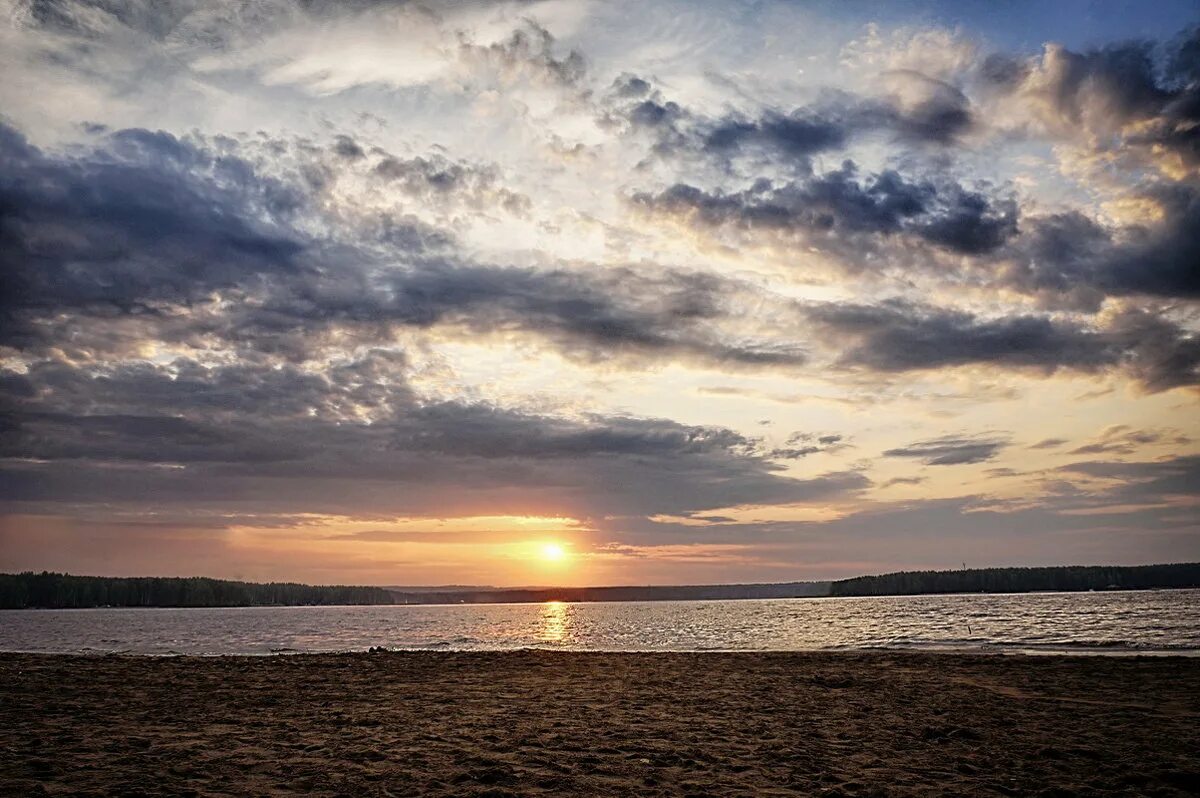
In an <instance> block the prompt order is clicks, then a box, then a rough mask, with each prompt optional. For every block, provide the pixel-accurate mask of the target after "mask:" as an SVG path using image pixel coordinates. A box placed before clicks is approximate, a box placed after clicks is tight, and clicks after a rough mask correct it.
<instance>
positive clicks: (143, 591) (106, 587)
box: [0, 571, 393, 609]
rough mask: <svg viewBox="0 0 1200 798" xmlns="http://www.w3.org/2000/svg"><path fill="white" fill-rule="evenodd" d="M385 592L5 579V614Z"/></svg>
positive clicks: (1, 602) (384, 600) (336, 600)
mask: <svg viewBox="0 0 1200 798" xmlns="http://www.w3.org/2000/svg"><path fill="white" fill-rule="evenodd" d="M391 603H393V599H392V594H391V593H390V592H389V591H387V590H384V589H383V588H380V587H348V586H344V585H332V586H324V587H317V586H313V585H301V584H296V583H294V582H270V583H267V584H261V583H256V582H232V581H228V580H225V579H208V578H206V577H198V576H197V577H182V578H180V577H161V576H152V577H134V578H126V577H108V576H71V575H70V574H58V573H50V572H49V571H43V572H42V573H33V572H32V571H26V572H25V573H20V574H0V608H3V609H22V608H26V607H45V608H75V607H257V606H273V605H274V606H278V605H307V604H326V605H328V604H391Z"/></svg>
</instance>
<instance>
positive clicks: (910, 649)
mask: <svg viewBox="0 0 1200 798" xmlns="http://www.w3.org/2000/svg"><path fill="white" fill-rule="evenodd" d="M531 652H534V653H549V654H561V655H564V656H570V655H576V654H597V655H605V656H614V657H622V656H638V655H642V654H664V655H679V656H698V657H704V656H728V655H754V654H770V655H782V654H796V655H818V656H824V655H828V656H831V657H837V656H874V655H879V656H889V655H897V656H905V655H910V654H911V655H927V656H931V657H1029V658H1033V659H1038V658H1042V657H1062V658H1065V659H1071V658H1079V659H1094V658H1116V659H1125V658H1137V657H1146V658H1153V659H1180V660H1194V659H1198V658H1200V649H1196V648H1181V649H1172V648H1144V649H1142V648H1118V647H1112V648H1105V647H1099V646H1097V647H1087V646H1081V647H1079V648H1055V647H1047V648H1037V647H1029V646H987V645H984V646H963V647H958V646H945V647H943V646H928V647H925V646H897V647H887V646H877V647H864V648H778V649H773V648H764V649H735V648H698V649H684V648H679V649H634V648H629V649H616V648H560V647H553V646H516V647H512V648H453V647H442V646H436V645H431V646H413V647H395V648H389V647H386V646H381V647H380V650H378V651H376V650H372V649H371V648H367V649H361V648H348V649H320V650H312V651H305V650H300V649H278V650H272V651H261V652H256V651H233V652H213V653H195V652H154V651H128V650H124V651H45V650H37V649H27V650H22V649H0V659H2V658H4V657H8V656H22V657H26V656H27V657H70V658H80V659H85V658H103V657H129V658H139V657H145V658H149V659H200V660H208V659H220V658H230V659H236V658H240V657H244V658H247V659H261V658H270V657H345V656H350V657H353V656H363V657H374V656H388V655H407V654H481V655H487V654H501V655H502V654H520V653H531Z"/></svg>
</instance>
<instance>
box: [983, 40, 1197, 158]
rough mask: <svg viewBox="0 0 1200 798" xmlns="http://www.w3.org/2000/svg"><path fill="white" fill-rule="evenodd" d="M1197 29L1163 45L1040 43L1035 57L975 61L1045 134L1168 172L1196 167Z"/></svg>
mask: <svg viewBox="0 0 1200 798" xmlns="http://www.w3.org/2000/svg"><path fill="white" fill-rule="evenodd" d="M1198 37H1200V28H1192V29H1190V30H1187V31H1184V32H1183V33H1181V34H1180V36H1179V37H1178V38H1177V39H1176V40H1174V41H1172V42H1169V43H1167V44H1165V46H1164V45H1156V44H1155V43H1152V42H1147V41H1129V42H1118V43H1113V44H1108V45H1105V46H1102V47H1099V48H1095V49H1089V50H1085V51H1082V52H1075V51H1072V50H1070V49H1068V48H1066V47H1064V46H1062V45H1060V44H1047V45H1046V46H1045V48H1044V50H1043V52H1042V54H1041V55H1040V56H1035V57H1033V58H1027V59H1023V58H1018V57H1014V56H1008V55H1004V54H994V55H992V56H990V57H989V58H988V59H986V60H985V61H983V62H982V65H981V69H980V75H981V78H982V80H983V82H984V87H985V89H990V90H992V91H994V92H996V93H998V94H1000V95H1002V96H1003V97H1005V98H1006V99H1007V100H1008V101H1009V104H1008V105H1007V106H1006V107H1005V108H1001V109H998V110H1001V111H1003V110H1008V111H1009V113H1010V115H1011V113H1012V111H1013V110H1014V109H1018V110H1020V111H1024V112H1025V113H1026V114H1027V115H1028V116H1029V117H1030V118H1032V120H1034V121H1035V122H1037V123H1038V124H1040V125H1042V126H1044V127H1045V128H1046V129H1047V130H1049V131H1050V132H1052V133H1054V134H1056V135H1059V136H1062V137H1064V138H1069V139H1076V140H1078V139H1080V138H1082V139H1083V142H1082V144H1083V145H1084V146H1086V147H1088V148H1089V149H1092V150H1098V151H1104V150H1108V151H1114V152H1118V151H1121V150H1127V151H1128V150H1133V151H1135V152H1139V153H1140V154H1141V155H1143V156H1144V157H1146V158H1147V159H1149V160H1151V161H1156V160H1157V161H1158V162H1159V164H1160V165H1161V166H1163V167H1165V168H1166V170H1167V171H1168V172H1174V173H1176V174H1178V173H1179V172H1178V171H1176V170H1194V169H1195V167H1196V166H1197V165H1200V138H1198V137H1197V133H1196V129H1197V128H1196V125H1197V122H1198V121H1200V93H1198V92H1200V82H1198V81H1197V80H1196V74H1195V67H1194V60H1195V59H1194V52H1195V49H1196V42H1197V41H1198V40H1200V38H1198Z"/></svg>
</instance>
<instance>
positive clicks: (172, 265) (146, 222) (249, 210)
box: [0, 124, 306, 343]
mask: <svg viewBox="0 0 1200 798" xmlns="http://www.w3.org/2000/svg"><path fill="white" fill-rule="evenodd" d="M304 204H305V197H304V195H303V194H302V193H300V192H298V191H297V190H296V189H295V188H293V187H291V186H288V185H286V184H284V183H282V182H280V181H278V180H276V179H273V178H271V177H268V176H265V175H261V174H259V173H258V172H257V171H256V170H255V168H254V167H253V166H252V165H251V164H250V163H249V162H247V161H245V160H242V159H239V158H236V157H232V156H226V155H213V154H211V153H209V152H207V151H205V150H203V149H201V148H199V147H197V146H195V145H192V144H190V143H187V142H184V141H181V140H179V139H176V138H175V137H173V136H171V135H169V134H166V133H153V132H150V131H146V130H124V131H119V132H117V133H114V134H112V136H111V137H110V138H109V146H108V147H107V148H106V149H104V150H101V151H96V152H93V153H89V154H86V155H80V156H75V157H71V156H68V157H63V158H56V157H53V156H50V155H47V154H45V153H42V152H40V151H39V150H37V149H35V148H34V147H32V146H30V145H29V144H28V143H27V142H26V141H25V139H24V138H23V137H22V136H21V135H20V134H19V133H18V132H17V131H15V130H13V129H12V128H11V127H7V126H4V125H2V124H0V272H2V275H3V276H2V277H0V279H2V280H3V284H2V285H0V288H2V289H3V290H2V292H0V293H3V299H2V300H0V301H2V303H3V304H2V305H0V308H2V309H3V311H2V312H3V314H4V317H5V321H6V323H5V325H4V328H5V335H4V339H5V342H8V343H12V342H13V340H14V339H16V340H18V341H19V340H20V336H21V334H22V332H24V331H25V329H24V328H25V324H24V323H23V322H26V321H27V319H25V318H21V317H19V314H20V311H28V312H34V313H36V312H38V311H42V312H47V313H54V312H56V311H61V310H66V309H81V308H86V307H94V306H98V305H103V306H108V307H110V308H115V309H118V310H120V311H121V312H125V313H137V312H147V311H148V309H149V306H151V305H152V304H153V303H156V302H169V303H175V304H180V305H186V304H189V303H192V302H195V301H198V300H200V299H202V298H204V297H205V296H207V295H208V294H209V293H211V292H212V291H214V290H218V289H221V288H227V287H231V286H236V285H246V284H256V283H258V284H261V283H263V282H265V281H268V280H270V279H272V277H275V276H288V275H296V274H298V273H299V272H300V271H302V270H303V268H304V267H303V266H302V265H301V263H300V258H299V256H300V254H301V252H302V250H303V249H304V248H305V246H306V242H305V240H304V239H303V237H302V236H300V235H298V234H297V233H296V232H295V230H294V228H293V227H292V226H291V221H292V219H293V218H294V217H295V216H296V215H297V214H298V213H299V212H300V210H301V209H302V208H303V207H304Z"/></svg>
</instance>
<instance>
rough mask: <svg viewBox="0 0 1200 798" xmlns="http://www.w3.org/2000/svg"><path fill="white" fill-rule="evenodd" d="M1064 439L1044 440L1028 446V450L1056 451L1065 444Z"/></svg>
mask: <svg viewBox="0 0 1200 798" xmlns="http://www.w3.org/2000/svg"><path fill="white" fill-rule="evenodd" d="M1066 442H1067V440H1066V438H1046V439H1044V440H1040V441H1038V442H1037V443H1032V444H1030V445H1029V448H1030V449H1057V448H1058V447H1060V446H1062V445H1063V444H1064V443H1066Z"/></svg>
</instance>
